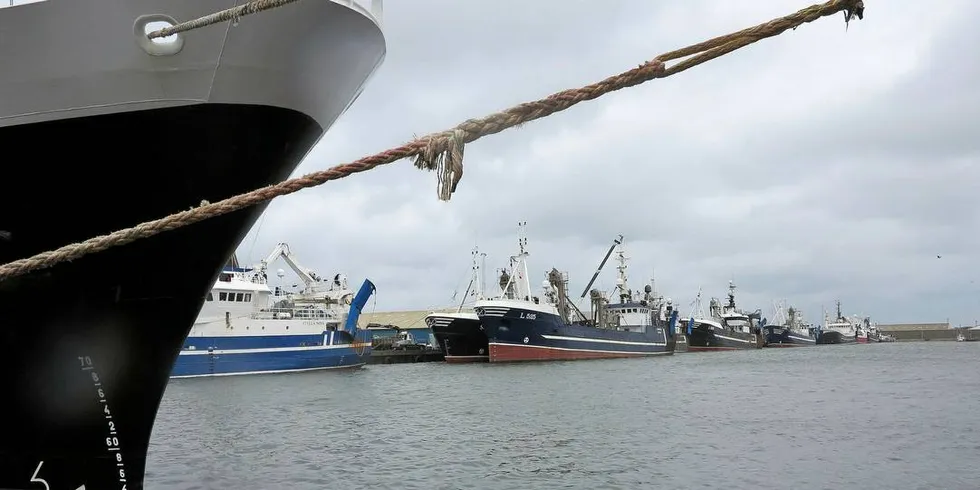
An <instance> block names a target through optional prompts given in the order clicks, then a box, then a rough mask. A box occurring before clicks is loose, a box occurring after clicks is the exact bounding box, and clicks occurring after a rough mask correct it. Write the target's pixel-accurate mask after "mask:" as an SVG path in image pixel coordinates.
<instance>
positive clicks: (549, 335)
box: [475, 304, 674, 363]
mask: <svg viewBox="0 0 980 490" xmlns="http://www.w3.org/2000/svg"><path fill="white" fill-rule="evenodd" d="M475 309H476V310H477V314H478V315H479V316H480V321H481V322H483V326H484V329H485V330H486V332H487V337H488V338H489V344H490V362H492V363H498V362H522V361H557V360H584V359H615V358H628V357H649V356H662V355H671V354H673V353H674V351H673V349H672V345H671V346H670V348H669V347H668V342H667V329H666V328H664V327H651V328H650V329H649V330H648V331H647V332H645V333H640V332H624V331H618V330H611V329H600V328H595V327H591V326H586V325H576V324H566V323H564V321H563V320H562V319H561V317H560V316H558V315H555V314H552V313H548V312H544V311H536V310H534V309H530V308H522V307H520V306H496V305H493V304H487V305H482V306H477V307H476V308H475Z"/></svg>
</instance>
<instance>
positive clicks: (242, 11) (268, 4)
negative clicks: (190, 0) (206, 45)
mask: <svg viewBox="0 0 980 490" xmlns="http://www.w3.org/2000/svg"><path fill="white" fill-rule="evenodd" d="M298 1H299V0H255V1H253V2H248V3H245V4H242V5H239V6H237V7H232V8H230V9H225V10H222V11H220V12H215V13H213V14H210V15H205V16H204V17H200V18H197V19H194V20H189V21H187V22H181V23H180V24H177V25H173V26H170V27H164V28H163V29H157V30H155V31H153V32H151V33H149V34H147V35H146V37H148V38H150V39H153V38H157V37H167V36H172V35H174V34H177V33H180V32H187V31H190V30H194V29H200V28H201V27H207V26H209V25H212V24H217V23H218V22H226V21H229V20H238V19H240V18H242V17H245V16H246V15H252V14H256V13H259V12H262V11H263V10H271V9H274V8H279V7H282V6H283V5H288V4H290V3H294V2H298Z"/></svg>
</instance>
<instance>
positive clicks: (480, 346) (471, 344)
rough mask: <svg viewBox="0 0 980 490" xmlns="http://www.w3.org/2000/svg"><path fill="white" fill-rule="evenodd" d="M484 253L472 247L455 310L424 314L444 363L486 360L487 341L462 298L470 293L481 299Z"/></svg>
mask: <svg viewBox="0 0 980 490" xmlns="http://www.w3.org/2000/svg"><path fill="white" fill-rule="evenodd" d="M485 257H486V254H481V253H480V252H479V250H477V249H473V265H472V268H471V271H472V276H471V277H470V282H469V285H468V286H467V287H466V292H465V293H463V298H462V300H461V301H460V303H459V306H458V307H457V308H456V311H443V312H432V313H430V314H428V315H426V317H425V324H426V325H428V326H429V328H430V329H431V330H432V335H433V336H434V337H435V339H436V343H437V344H438V345H439V349H440V350H442V353H443V355H444V356H445V361H446V362H448V363H465V362H487V361H489V360H490V345H489V341H488V340H487V334H486V332H484V331H483V324H482V323H480V317H479V316H477V314H476V313H475V312H473V311H472V310H469V311H464V309H463V305H464V304H465V303H466V300H467V299H468V298H469V297H470V296H473V297H475V298H476V299H477V300H480V299H483V291H484V288H483V273H482V271H483V262H484V260H483V259H485Z"/></svg>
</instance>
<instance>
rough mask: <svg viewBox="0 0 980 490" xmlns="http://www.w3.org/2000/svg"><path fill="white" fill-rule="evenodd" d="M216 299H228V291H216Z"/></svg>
mask: <svg viewBox="0 0 980 490" xmlns="http://www.w3.org/2000/svg"><path fill="white" fill-rule="evenodd" d="M218 301H228V293H218Z"/></svg>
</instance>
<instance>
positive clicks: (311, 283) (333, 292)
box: [255, 242, 354, 305]
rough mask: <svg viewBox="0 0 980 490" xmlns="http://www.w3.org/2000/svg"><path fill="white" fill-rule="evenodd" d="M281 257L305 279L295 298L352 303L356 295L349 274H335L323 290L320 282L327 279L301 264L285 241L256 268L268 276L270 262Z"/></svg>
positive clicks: (307, 300)
mask: <svg viewBox="0 0 980 490" xmlns="http://www.w3.org/2000/svg"><path fill="white" fill-rule="evenodd" d="M280 258H281V259H283V260H284V261H286V264H288V265H289V268H290V269H292V270H293V272H295V273H296V275H297V276H299V278H300V279H301V280H302V281H303V284H304V288H303V290H302V291H301V292H300V293H298V294H295V295H294V299H295V300H297V301H302V302H328V303H339V304H343V305H348V304H350V302H351V300H352V299H353V297H354V291H352V290H351V289H350V288H349V287H348V285H347V276H345V275H343V274H336V275H334V277H333V280H331V281H329V287H328V288H327V290H325V291H323V290H321V289H320V284H322V283H324V282H327V281H324V280H323V278H322V277H320V276H319V275H318V274H317V273H316V271H314V270H313V269H309V268H306V267H303V266H302V265H300V263H299V261H298V260H296V257H294V256H293V254H292V253H291V252H290V251H289V245H288V244H286V243H285V242H280V243H279V244H278V245H276V248H274V249H272V253H270V254H269V256H268V257H266V258H265V259H264V260H262V261H261V262H259V264H258V265H257V266H255V269H256V270H257V271H259V272H260V273H262V274H263V275H264V276H267V270H268V267H269V264H271V263H273V262H275V261H276V260H277V259H280Z"/></svg>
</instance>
